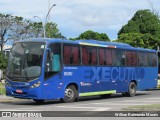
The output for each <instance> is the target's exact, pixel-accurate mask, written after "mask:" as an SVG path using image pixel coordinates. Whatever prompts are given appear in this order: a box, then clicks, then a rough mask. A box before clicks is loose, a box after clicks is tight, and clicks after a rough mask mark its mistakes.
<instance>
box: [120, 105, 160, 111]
mask: <svg viewBox="0 0 160 120" xmlns="http://www.w3.org/2000/svg"><path fill="white" fill-rule="evenodd" d="M123 110H126V111H160V104H151V105H138V106H130V107H127V108H124V109H123Z"/></svg>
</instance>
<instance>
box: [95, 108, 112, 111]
mask: <svg viewBox="0 0 160 120" xmlns="http://www.w3.org/2000/svg"><path fill="white" fill-rule="evenodd" d="M109 109H111V108H98V109H95V110H92V111H108V110H109Z"/></svg>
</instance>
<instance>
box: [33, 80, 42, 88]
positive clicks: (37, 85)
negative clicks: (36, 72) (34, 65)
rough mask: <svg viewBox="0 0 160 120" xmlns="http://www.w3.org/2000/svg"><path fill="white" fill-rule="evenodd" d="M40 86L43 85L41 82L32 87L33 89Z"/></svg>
mask: <svg viewBox="0 0 160 120" xmlns="http://www.w3.org/2000/svg"><path fill="white" fill-rule="evenodd" d="M40 84H41V82H40V81H38V82H37V83H35V84H33V85H32V86H31V88H36V87H39V86H40Z"/></svg>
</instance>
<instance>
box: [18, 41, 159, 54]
mask: <svg viewBox="0 0 160 120" xmlns="http://www.w3.org/2000/svg"><path fill="white" fill-rule="evenodd" d="M17 42H46V43H68V44H79V45H87V46H97V47H108V48H120V49H127V50H137V51H148V52H156V50H151V49H145V48H136V47H132V46H131V45H128V44H125V43H118V42H104V41H98V40H76V41H73V40H67V39H61V38H32V39H26V40H20V41H17Z"/></svg>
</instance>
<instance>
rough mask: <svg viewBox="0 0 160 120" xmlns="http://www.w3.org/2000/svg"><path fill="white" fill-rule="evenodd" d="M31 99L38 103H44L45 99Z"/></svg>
mask: <svg viewBox="0 0 160 120" xmlns="http://www.w3.org/2000/svg"><path fill="white" fill-rule="evenodd" d="M33 101H34V102H36V103H38V104H42V103H44V101H45V100H38V99H33Z"/></svg>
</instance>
